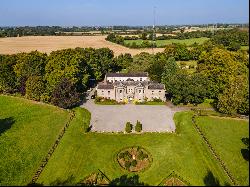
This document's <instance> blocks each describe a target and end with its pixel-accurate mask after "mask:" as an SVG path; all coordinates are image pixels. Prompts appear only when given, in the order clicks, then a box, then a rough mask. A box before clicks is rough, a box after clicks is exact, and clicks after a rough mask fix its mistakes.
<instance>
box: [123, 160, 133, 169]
mask: <svg viewBox="0 0 250 187" xmlns="http://www.w3.org/2000/svg"><path fill="white" fill-rule="evenodd" d="M130 165H131V162H129V161H125V165H124V166H125V168H126V169H129V168H130Z"/></svg>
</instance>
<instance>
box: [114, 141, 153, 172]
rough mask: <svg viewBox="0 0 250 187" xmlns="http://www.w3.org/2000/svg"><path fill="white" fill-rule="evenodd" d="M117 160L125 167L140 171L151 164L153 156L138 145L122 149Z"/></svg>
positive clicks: (128, 169)
mask: <svg viewBox="0 0 250 187" xmlns="http://www.w3.org/2000/svg"><path fill="white" fill-rule="evenodd" d="M117 161H118V163H119V164H120V166H121V167H122V168H123V169H126V170H127V171H130V172H139V171H143V170H145V169H147V168H148V167H149V166H150V164H151V162H152V158H151V155H150V154H149V152H147V151H146V150H145V149H144V148H141V147H138V146H136V147H129V148H125V149H123V150H121V151H120V152H119V153H118V154H117Z"/></svg>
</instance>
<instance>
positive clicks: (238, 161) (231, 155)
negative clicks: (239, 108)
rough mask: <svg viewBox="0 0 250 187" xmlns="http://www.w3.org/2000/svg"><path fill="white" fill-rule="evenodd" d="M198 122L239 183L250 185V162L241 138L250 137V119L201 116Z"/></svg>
mask: <svg viewBox="0 0 250 187" xmlns="http://www.w3.org/2000/svg"><path fill="white" fill-rule="evenodd" d="M197 122H198V124H199V126H200V127H201V129H202V131H203V132H204V133H205V136H206V137H207V138H208V140H209V142H210V143H211V144H212V146H213V147H214V148H215V151H216V152H217V153H218V154H219V156H220V157H221V159H222V160H223V161H224V162H225V164H226V165H227V167H228V168H229V171H230V172H231V173H232V174H233V176H234V177H235V178H236V180H237V182H238V184H241V185H249V162H248V161H246V160H245V159H244V158H243V157H242V154H241V149H245V148H246V146H245V145H244V144H243V143H242V141H241V138H246V137H248V138H249V121H246V120H233V119H225V118H218V117H200V118H198V120H197Z"/></svg>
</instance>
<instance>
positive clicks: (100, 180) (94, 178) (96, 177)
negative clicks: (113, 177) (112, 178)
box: [78, 172, 109, 186]
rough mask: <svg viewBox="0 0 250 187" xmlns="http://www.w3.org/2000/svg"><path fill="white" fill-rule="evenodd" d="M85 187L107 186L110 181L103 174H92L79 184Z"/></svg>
mask: <svg viewBox="0 0 250 187" xmlns="http://www.w3.org/2000/svg"><path fill="white" fill-rule="evenodd" d="M78 184H79V185H83V186H107V185H108V184H109V180H108V179H107V178H106V176H104V175H103V174H102V173H101V172H96V173H91V174H90V175H88V176H87V177H85V178H84V179H83V180H82V181H81V182H79V183H78Z"/></svg>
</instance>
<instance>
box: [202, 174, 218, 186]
mask: <svg viewBox="0 0 250 187" xmlns="http://www.w3.org/2000/svg"><path fill="white" fill-rule="evenodd" d="M203 181H204V183H205V185H206V186H220V183H219V180H218V179H217V178H215V176H214V174H213V173H212V172H211V171H208V172H207V174H206V176H205V177H204V179H203Z"/></svg>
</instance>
